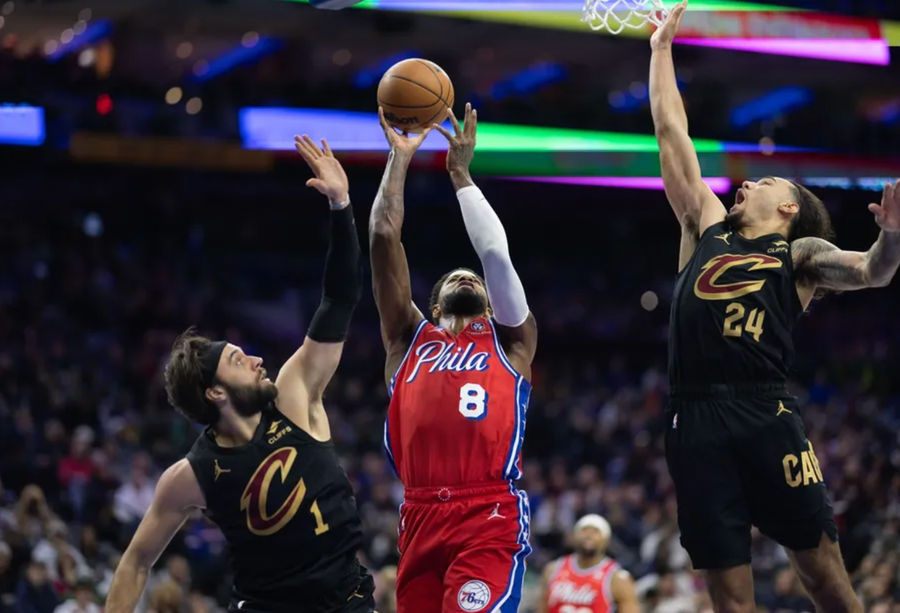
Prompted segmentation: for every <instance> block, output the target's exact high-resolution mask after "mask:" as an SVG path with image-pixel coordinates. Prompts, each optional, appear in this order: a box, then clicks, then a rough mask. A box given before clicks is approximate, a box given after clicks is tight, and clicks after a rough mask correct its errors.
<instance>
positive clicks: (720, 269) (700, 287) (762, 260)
mask: <svg viewBox="0 0 900 613" xmlns="http://www.w3.org/2000/svg"><path fill="white" fill-rule="evenodd" d="M746 264H751V266H750V267H749V268H748V269H747V270H749V271H755V270H764V269H766V268H781V267H782V265H783V263H782V261H781V260H779V259H778V258H773V257H772V256H770V255H762V254H761V253H751V254H750V255H732V254H727V253H726V254H725V255H717V256H716V257H714V258H712V259H711V260H710V261H708V262H707V263H706V264H704V265H703V268H701V269H700V270H701V271H702V272H701V273H700V276H698V277H697V281H695V282H694V294H696V296H697V297H698V298H702V299H703V300H732V299H734V298H740V297H741V296H746V295H747V294H752V293H753V292H758V291H759V290H761V289H762V288H763V286H764V285H765V284H766V280H765V279H758V280H756V281H739V282H736V283H725V284H723V285H719V284H718V283H716V282H717V281H718V280H719V277H721V276H722V275H723V274H725V271H726V270H728V269H729V268H734V267H735V266H744V265H746Z"/></svg>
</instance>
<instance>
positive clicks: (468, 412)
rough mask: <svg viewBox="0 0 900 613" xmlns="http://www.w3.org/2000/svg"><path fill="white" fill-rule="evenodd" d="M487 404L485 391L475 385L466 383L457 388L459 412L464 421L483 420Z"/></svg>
mask: <svg viewBox="0 0 900 613" xmlns="http://www.w3.org/2000/svg"><path fill="white" fill-rule="evenodd" d="M487 402H488V393H487V391H486V390H485V389H484V388H483V387H481V386H480V385H478V384H477V383H466V384H465V385H463V386H462V387H461V388H459V412H460V413H461V414H462V416H463V417H465V418H466V419H471V420H472V421H478V420H479V419H484V416H485V415H487Z"/></svg>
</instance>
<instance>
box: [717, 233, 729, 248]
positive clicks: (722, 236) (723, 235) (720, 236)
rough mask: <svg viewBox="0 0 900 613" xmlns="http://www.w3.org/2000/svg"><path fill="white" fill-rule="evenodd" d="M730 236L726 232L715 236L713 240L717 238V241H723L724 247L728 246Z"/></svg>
mask: <svg viewBox="0 0 900 613" xmlns="http://www.w3.org/2000/svg"><path fill="white" fill-rule="evenodd" d="M729 236H731V232H726V233H725V234H716V235H715V236H714V237H713V238H718V239H719V240H722V241H725V244H726V245H730V244H731V243H729V242H728V237H729Z"/></svg>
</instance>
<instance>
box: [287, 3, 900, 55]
mask: <svg viewBox="0 0 900 613" xmlns="http://www.w3.org/2000/svg"><path fill="white" fill-rule="evenodd" d="M288 1H292V2H301V3H308V0H288ZM582 6H583V1H582V0H531V1H523V0H363V2H361V3H359V4H358V5H357V8H367V9H380V10H394V11H419V12H430V13H441V14H443V15H446V16H450V17H466V18H469V19H477V20H482V21H496V22H502V23H513V24H518V25H525V26H535V27H544V28H557V29H567V30H576V31H581V32H587V28H586V26H585V25H584V24H583V23H581V22H580V21H579V20H578V15H579V13H580V11H581V8H582ZM681 31H682V37H680V38H678V39H676V42H678V43H681V44H686V45H696V46H704V47H715V48H720V49H730V50H735V51H748V52H753V53H766V54H771V55H782V56H793V57H805V58H813V59H819V60H828V61H838V62H854V63H861V64H874V65H887V64H888V63H890V50H889V45H891V44H894V45H900V23H897V22H890V21H878V20H876V19H867V18H861V17H846V16H841V15H832V14H826V13H818V12H814V11H802V10H798V9H797V8H795V7H783V6H777V5H773V4H763V3H758V2H730V1H727V0H695V1H694V2H692V3H691V5H690V10H689V11H688V13H687V15H685V19H684V23H683V24H682V27H681ZM650 32H651V29H650V26H647V27H646V28H644V29H637V30H629V29H626V30H625V31H624V32H623V33H622V34H621V35H622V36H634V37H638V38H647V37H649V35H650ZM773 33H775V34H776V35H775V36H773Z"/></svg>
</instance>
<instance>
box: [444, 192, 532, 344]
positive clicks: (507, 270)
mask: <svg viewBox="0 0 900 613" xmlns="http://www.w3.org/2000/svg"><path fill="white" fill-rule="evenodd" d="M456 197H457V198H458V199H459V208H460V209H461V210H462V216H463V222H464V223H465V224H466V231H467V232H468V233H469V240H471V241H472V246H473V247H474V248H475V253H477V254H478V258H479V259H480V260H481V266H482V267H483V268H484V280H485V283H486V284H487V293H488V298H489V299H490V301H491V308H492V310H493V311H494V319H495V320H496V322H497V323H498V324H500V325H502V326H508V327H510V328H515V327H518V326H521V325H522V324H523V323H525V320H526V319H527V318H528V301H527V300H526V298H525V288H523V287H522V281H520V280H519V275H518V274H517V273H516V269H515V268H513V265H512V260H510V258H509V244H508V243H507V242H506V232H505V231H504V230H503V224H502V223H501V222H500V218H499V217H497V213H495V212H494V209H492V208H491V205H490V203H489V202H488V201H487V199H486V198H485V197H484V194H482V193H481V190H480V189H478V187H476V186H475V185H468V186H466V187H464V188H462V189H461V190H459V191H458V192H456Z"/></svg>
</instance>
